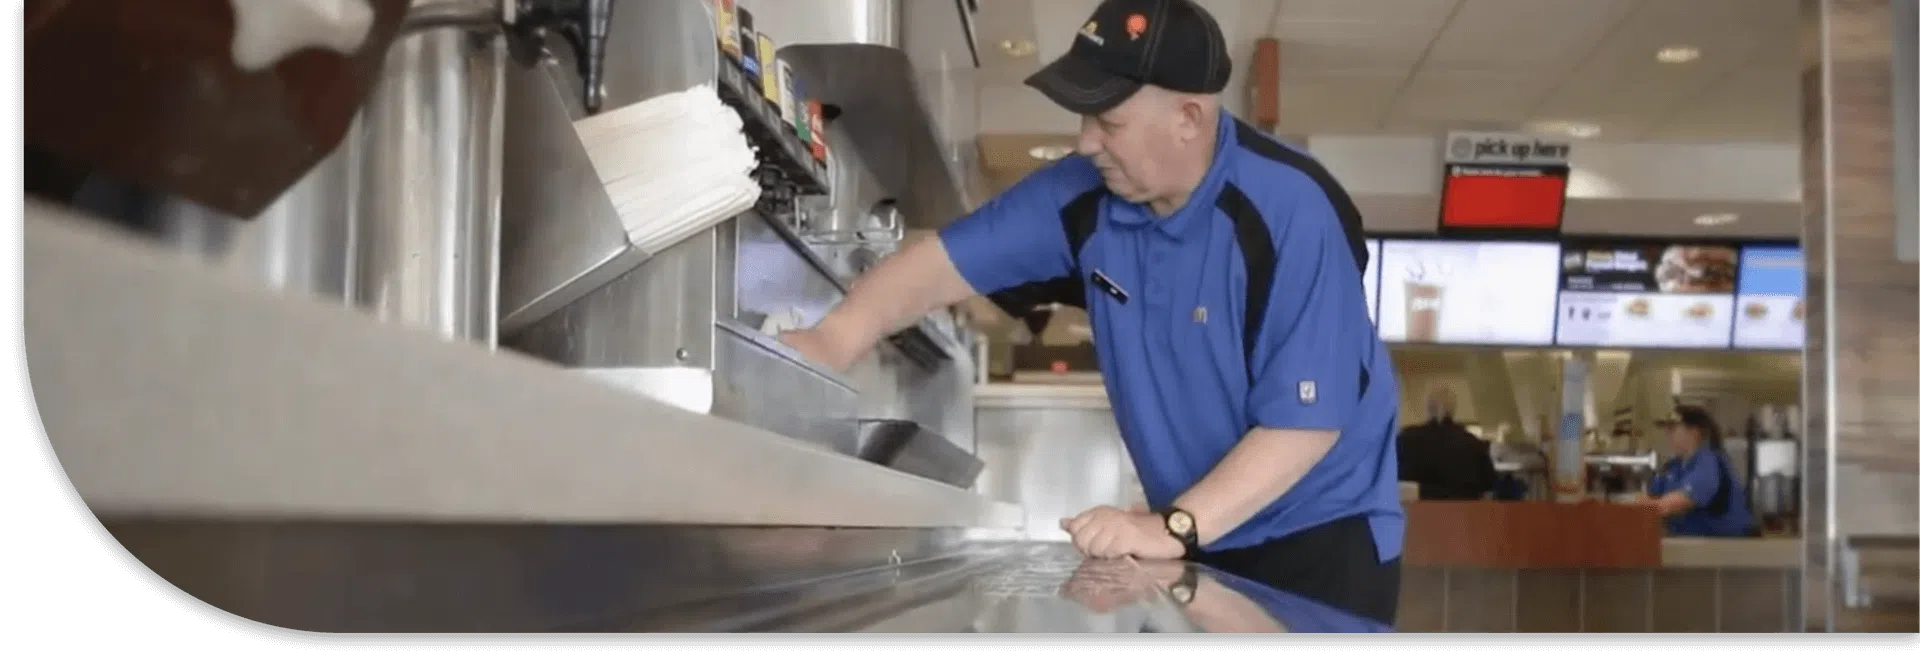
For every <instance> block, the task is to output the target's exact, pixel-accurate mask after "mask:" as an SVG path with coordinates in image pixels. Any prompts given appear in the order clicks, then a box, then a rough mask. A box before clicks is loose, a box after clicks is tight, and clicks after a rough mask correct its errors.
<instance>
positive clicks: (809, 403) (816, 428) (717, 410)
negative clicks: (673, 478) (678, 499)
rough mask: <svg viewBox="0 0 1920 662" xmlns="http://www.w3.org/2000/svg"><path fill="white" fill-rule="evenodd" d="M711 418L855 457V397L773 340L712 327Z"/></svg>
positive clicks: (747, 331) (736, 329)
mask: <svg viewBox="0 0 1920 662" xmlns="http://www.w3.org/2000/svg"><path fill="white" fill-rule="evenodd" d="M717 327H718V329H719V334H718V335H717V336H716V341H715V345H714V350H715V356H714V358H715V361H714V365H715V370H714V396H713V415H715V416H719V417H721V418H726V419H729V420H735V421H739V422H742V423H746V424H748V425H752V426H754V427H757V428H760V429H762V430H768V431H771V432H774V433H778V434H781V435H784V436H788V437H792V438H794V439H798V440H801V441H807V442H812V443H814V444H818V445H820V446H821V447H823V448H827V449H829V450H832V451H834V452H837V453H844V454H847V455H853V454H854V453H856V452H858V450H859V449H858V447H857V446H858V444H859V439H860V422H859V410H858V408H859V404H860V394H859V393H857V392H855V391H854V390H853V387H851V386H849V385H847V384H846V383H845V382H841V381H839V380H838V379H835V378H833V377H829V376H827V374H826V373H824V372H822V371H820V370H819V369H818V368H815V367H813V366H810V365H808V364H805V363H803V362H802V361H801V360H800V359H799V357H798V355H796V354H794V353H793V352H792V350H790V349H787V348H786V347H785V346H784V345H781V344H780V343H779V342H778V341H776V340H774V339H772V338H770V337H767V336H766V335H764V334H761V333H759V332H757V331H754V330H751V329H744V328H741V327H740V326H738V325H736V324H733V323H731V322H720V323H718V324H717Z"/></svg>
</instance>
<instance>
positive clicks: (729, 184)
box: [573, 84, 760, 254]
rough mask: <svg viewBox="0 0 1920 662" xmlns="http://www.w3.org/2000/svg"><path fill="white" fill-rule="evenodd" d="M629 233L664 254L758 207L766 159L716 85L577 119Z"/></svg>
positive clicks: (639, 244)
mask: <svg viewBox="0 0 1920 662" xmlns="http://www.w3.org/2000/svg"><path fill="white" fill-rule="evenodd" d="M573 128H574V131H575V133H577V134H578V135H579V136H580V142H581V143H583V144H585V145H586V148H587V157H588V158H589V159H591V160H592V161H593V169H594V170H595V171H596V172H597V173H598V174H599V175H600V183H601V184H603V185H605V186H606V187H607V195H608V196H609V197H611V198H613V206H614V210H615V211H617V212H618V213H619V214H620V221H621V224H622V225H624V226H626V230H627V238H628V240H629V241H631V242H632V243H633V245H634V246H635V247H637V248H639V249H640V250H642V251H645V252H647V253H649V254H652V253H658V252H660V251H662V250H665V249H666V248H667V247H670V246H672V245H674V244H676V243H679V242H681V241H682V240H685V239H686V238H688V237H691V236H693V235H695V234H698V233H699V232H700V231H702V230H705V229H707V228H710V227H713V226H714V225H715V224H717V223H719V222H721V221H724V220H727V219H729V218H733V217H734V216H736V215H739V214H741V213H743V212H745V211H747V210H748V209H752V208H753V204H754V202H755V201H758V200H759V199H760V185H759V183H757V182H755V181H754V178H753V170H754V168H755V167H756V166H757V165H758V164H759V162H758V160H756V159H755V158H754V154H753V147H752V146H750V145H749V144H748V143H747V137H746V135H744V134H742V133H741V132H740V128H741V122H740V115H739V114H738V113H736V112H735V111H734V110H733V109H732V108H730V107H728V106H727V105H726V104H725V103H724V102H722V101H720V96H719V94H718V93H716V92H715V91H714V89H713V87H712V86H710V85H704V84H703V85H699V86H695V87H693V88H690V89H687V90H685V91H681V92H674V93H670V94H663V95H660V96H657V97H654V98H651V99H648V100H646V101H642V102H640V103H637V104H634V105H631V106H627V107H624V108H619V109H616V110H611V111H607V112H604V113H600V114H598V115H594V116H592V117H587V118H584V119H582V120H580V121H578V122H574V124H573Z"/></svg>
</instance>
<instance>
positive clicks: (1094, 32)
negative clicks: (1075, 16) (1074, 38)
mask: <svg viewBox="0 0 1920 662" xmlns="http://www.w3.org/2000/svg"><path fill="white" fill-rule="evenodd" d="M1080 36H1083V37H1086V38H1087V41H1091V42H1093V43H1095V44H1099V45H1101V46H1105V45H1107V40H1105V39H1102V38H1100V22H1099V21H1087V24H1086V25H1085V26H1082V27H1081V28H1080Z"/></svg>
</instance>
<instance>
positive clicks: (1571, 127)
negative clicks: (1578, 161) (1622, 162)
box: [1533, 120, 1600, 138]
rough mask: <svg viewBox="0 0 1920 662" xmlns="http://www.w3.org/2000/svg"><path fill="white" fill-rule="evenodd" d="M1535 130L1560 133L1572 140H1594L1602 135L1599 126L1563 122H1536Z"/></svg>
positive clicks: (1534, 124)
mask: <svg viewBox="0 0 1920 662" xmlns="http://www.w3.org/2000/svg"><path fill="white" fill-rule="evenodd" d="M1533 130H1535V131H1539V132H1541V133H1558V134H1560V135H1563V136H1568V137H1572V138H1593V137H1595V136H1598V135H1600V127H1599V126H1598V125H1594V124H1588V123H1586V122H1568V121H1561V120H1555V121H1550V122H1534V123H1533Z"/></svg>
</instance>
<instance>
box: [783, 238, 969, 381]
mask: <svg viewBox="0 0 1920 662" xmlns="http://www.w3.org/2000/svg"><path fill="white" fill-rule="evenodd" d="M973 294H974V292H973V286H972V285H970V284H968V283H967V280H966V279H965V278H962V277H961V276H960V271H959V270H958V269H956V268H954V266H953V260H952V258H950V257H948V256H947V249H946V246H945V245H944V243H943V242H942V241H941V239H940V237H938V236H926V237H921V238H920V239H917V240H915V241H913V242H912V243H910V244H908V245H907V247H906V248H903V249H901V250H900V252H897V253H894V254H893V255H889V256H887V258H886V259H884V260H881V261H880V263H879V264H877V265H875V266H874V267H873V268H872V269H869V270H868V271H867V272H866V273H865V274H861V276H860V277H859V278H858V279H855V280H854V282H853V288H852V289H851V291H849V292H847V298H846V299H844V300H842V301H841V302H840V305H838V306H835V307H834V308H833V310H832V311H830V312H828V313H827V315H826V317H825V318H823V319H821V320H820V323H819V324H817V325H815V326H814V327H813V328H811V329H805V330H801V331H789V332H787V333H784V334H781V336H780V340H781V341H782V342H785V343H786V344H788V345H790V346H792V347H793V348H794V349H797V350H800V353H801V354H802V355H804V356H806V357H807V358H809V359H812V360H814V361H818V362H820V363H821V364H822V365H825V366H827V367H829V368H832V369H834V370H840V371H844V370H846V369H847V368H848V367H850V366H852V365H853V364H854V363H857V362H859V361H860V358H861V357H863V356H865V355H866V353H867V352H868V351H869V350H871V349H873V346H874V344H875V343H878V342H880V339H881V338H884V337H886V336H887V335H888V334H891V333H893V332H895V331H899V330H900V329H903V328H906V327H907V326H908V325H910V324H912V323H913V322H914V320H918V319H920V318H921V317H923V316H925V315H927V314H928V313H931V312H933V311H935V310H939V309H941V308H943V307H946V306H951V305H953V304H956V303H959V302H960V301H961V300H964V299H966V298H967V297H970V296H973Z"/></svg>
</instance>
